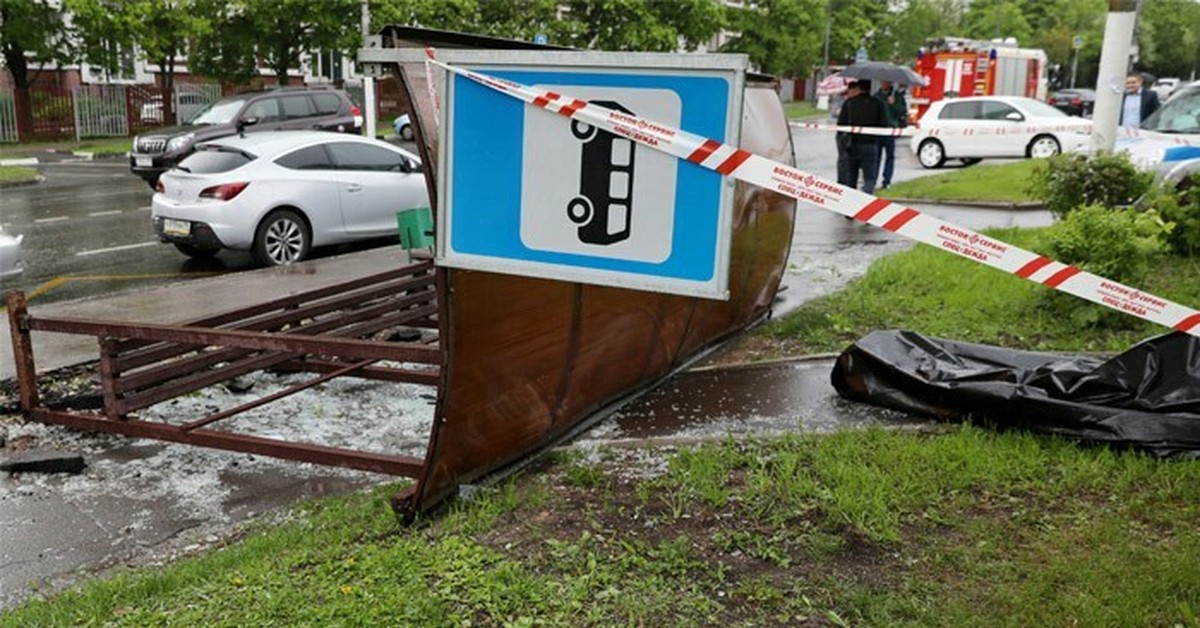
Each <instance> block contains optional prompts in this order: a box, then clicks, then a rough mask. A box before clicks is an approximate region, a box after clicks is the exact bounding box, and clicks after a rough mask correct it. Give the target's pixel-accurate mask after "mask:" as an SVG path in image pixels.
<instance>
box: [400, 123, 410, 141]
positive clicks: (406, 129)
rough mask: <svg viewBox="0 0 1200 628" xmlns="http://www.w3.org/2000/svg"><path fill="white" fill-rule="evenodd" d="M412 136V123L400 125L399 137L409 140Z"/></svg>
mask: <svg viewBox="0 0 1200 628" xmlns="http://www.w3.org/2000/svg"><path fill="white" fill-rule="evenodd" d="M412 138H413V130H412V125H409V124H406V125H404V126H402V127H400V139H402V140H404V141H406V142H411V141H412Z"/></svg>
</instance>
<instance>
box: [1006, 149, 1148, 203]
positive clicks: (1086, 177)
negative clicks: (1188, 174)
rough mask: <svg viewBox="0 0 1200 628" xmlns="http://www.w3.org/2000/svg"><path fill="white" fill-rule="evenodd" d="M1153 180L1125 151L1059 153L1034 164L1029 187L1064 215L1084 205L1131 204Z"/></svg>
mask: <svg viewBox="0 0 1200 628" xmlns="http://www.w3.org/2000/svg"><path fill="white" fill-rule="evenodd" d="M1153 180H1154V175H1153V174H1152V173H1148V172H1142V171H1140V170H1138V169H1137V168H1136V167H1135V166H1134V165H1133V162H1131V161H1129V158H1128V157H1126V156H1125V155H1124V154H1114V153H1099V154H1097V155H1095V156H1090V157H1089V156H1087V155H1057V156H1055V157H1052V158H1050V159H1047V160H1043V161H1041V162H1040V163H1039V164H1037V165H1036V166H1035V167H1034V169H1033V179H1032V181H1031V183H1030V191H1031V192H1032V193H1033V195H1034V196H1035V197H1037V198H1038V199H1040V200H1041V201H1042V202H1044V203H1045V204H1046V208H1047V209H1049V210H1050V212H1051V213H1053V214H1054V216H1055V217H1057V218H1059V219H1061V218H1063V217H1064V216H1066V215H1067V214H1069V213H1070V212H1071V211H1072V210H1074V209H1075V208H1077V207H1079V206H1081V205H1090V204H1100V205H1103V206H1105V207H1118V206H1122V205H1129V204H1131V203H1133V201H1134V200H1136V199H1137V198H1138V197H1140V196H1141V195H1142V194H1144V193H1145V192H1146V190H1148V189H1149V188H1150V184H1151V182H1152V181H1153Z"/></svg>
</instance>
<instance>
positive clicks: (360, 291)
mask: <svg viewBox="0 0 1200 628" xmlns="http://www.w3.org/2000/svg"><path fill="white" fill-rule="evenodd" d="M436 283H437V281H436V273H435V272H434V270H433V265H432V263H431V262H428V261H424V262H419V263H416V264H413V265H410V266H407V267H404V268H400V269H396V270H392V271H388V272H385V273H380V274H377V275H372V276H369V277H363V278H360V279H356V280H353V281H349V282H345V283H342V284H340V285H337V286H331V287H327V288H321V289H318V290H312V291H308V292H304V293H300V294H295V295H289V296H286V297H282V298H278V299H274V300H271V301H268V302H265V303H260V304H256V305H254V306H250V307H246V308H241V309H238V310H234V311H230V312H226V313H223V314H219V315H216V316H210V317H206V318H202V319H198V320H194V321H190V322H187V323H183V324H180V325H159V324H147V323H127V322H113V321H98V320H82V319H66V318H52V317H42V316H37V317H35V316H33V315H31V314H30V313H29V311H28V308H27V305H26V302H25V296H24V294H23V293H21V292H18V291H13V292H10V293H9V294H8V295H7V306H8V315H9V328H10V330H11V333H12V341H13V353H14V358H15V361H16V368H17V380H18V386H19V395H20V404H21V410H22V411H23V412H24V413H25V415H26V416H27V417H29V418H31V419H34V420H37V421H42V422H45V423H56V424H60V425H65V426H68V427H72V428H76V429H82V430H89V431H97V432H111V433H117V434H125V435H128V436H135V437H141V438H152V439H158V440H165V441H172V442H180V443H188V444H192V445H199V446H204V447H212V448H217V449H225V450H230V451H240V452H246V453H254V454H259V455H264V456H272V457H276V458H284V459H289V460H298V461H303V462H313V463H318V464H325V465H334V466H340V467H348V468H353V469H362V470H367V471H375V472H379V473H387V474H392V475H400V476H406V477H412V478H416V477H419V476H420V474H421V473H422V471H423V469H424V460H423V459H420V458H415V457H411V456H395V455H387V454H380V453H371V452H363V451H355V450H350V449H342V448H336V447H327V446H323V445H317V444H309V443H297V442H289V441H285V440H281V439H274V438H263V437H259V436H253V435H249V434H242V433H234V432H229V431H219V430H215V429H212V428H210V427H208V426H209V425H211V424H213V423H216V422H218V421H221V420H223V419H227V418H230V417H232V416H236V415H238V414H242V413H245V412H247V411H250V410H253V409H254V408H258V407H261V406H263V405H265V404H268V403H271V402H273V401H276V400H278V399H282V398H284V397H287V396H290V395H294V394H296V393H299V392H302V391H304V390H308V389H310V388H312V387H314V386H318V385H320V384H323V383H326V382H328V381H330V380H332V379H334V378H337V377H347V376H349V377H358V378H365V379H373V380H382V381H390V382H405V383H415V384H423V385H429V386H434V387H436V386H437V385H438V383H439V381H440V375H439V371H440V366H441V363H442V352H441V350H440V348H439V347H438V345H437V339H438V338H439V337H440V334H438V333H437V325H438V323H437V320H438V316H437V308H438V300H437V298H436V297H437V286H436ZM397 327H408V328H418V329H423V330H426V331H425V334H424V335H427V336H429V338H427V339H423V341H421V342H388V341H380V340H375V339H370V337H371V336H373V335H375V334H378V333H380V332H383V331H385V330H388V329H394V328H397ZM430 330H432V333H430ZM35 331H37V332H53V333H63V334H75V335H85V336H94V337H96V339H97V343H98V347H99V359H98V371H99V377H100V396H101V398H102V400H103V410H102V412H100V413H94V412H81V411H70V410H60V409H52V408H50V407H48V406H46V405H45V404H44V403H43V402H42V399H41V394H40V391H39V389H38V383H37V375H36V370H35V361H34V355H33V346H32V339H31V333H32V332H35ZM380 362H392V363H400V364H401V366H392V365H388V364H379V363H380ZM409 364H419V365H428V367H427V368H413V367H411V366H407V365H409ZM264 369H277V370H288V371H303V372H312V373H317V374H319V376H318V377H316V378H314V379H312V380H309V381H306V382H302V383H299V384H296V385H293V386H291V387H289V388H286V389H284V390H281V391H279V392H276V393H273V394H271V395H267V396H265V397H262V398H260V399H256V400H254V401H250V402H248V403H245V404H241V405H239V406H237V407H234V408H229V409H225V410H221V411H219V412H216V413H213V414H210V415H208V416H205V417H200V418H196V419H194V420H190V421H187V422H185V423H182V424H174V423H165V422H157V421H145V420H140V419H138V418H136V415H135V414H134V413H135V412H136V411H138V410H142V409H145V408H148V407H150V406H153V405H155V404H158V403H162V402H164V401H167V400H169V399H173V398H176V397H179V396H182V395H185V394H188V393H191V392H194V391H197V390H201V389H203V388H206V387H208V386H212V385H214V384H219V383H221V382H224V381H227V380H229V379H232V378H234V377H238V376H240V375H245V374H247V373H251V372H254V371H259V370H264Z"/></svg>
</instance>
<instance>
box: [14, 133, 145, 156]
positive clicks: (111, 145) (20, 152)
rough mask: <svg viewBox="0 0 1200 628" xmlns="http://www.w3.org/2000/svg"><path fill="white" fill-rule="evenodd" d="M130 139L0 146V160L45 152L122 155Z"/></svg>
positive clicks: (98, 139)
mask: <svg viewBox="0 0 1200 628" xmlns="http://www.w3.org/2000/svg"><path fill="white" fill-rule="evenodd" d="M132 143H133V138H132V137H102V138H96V139H87V140H82V141H78V142H73V141H70V142H29V143H26V144H3V145H0V159H17V158H21V157H36V156H38V155H42V154H45V153H46V152H47V151H65V152H68V153H69V152H74V151H81V152H87V153H94V154H96V155H124V154H125V153H128V152H129V149H130V146H131V145H132Z"/></svg>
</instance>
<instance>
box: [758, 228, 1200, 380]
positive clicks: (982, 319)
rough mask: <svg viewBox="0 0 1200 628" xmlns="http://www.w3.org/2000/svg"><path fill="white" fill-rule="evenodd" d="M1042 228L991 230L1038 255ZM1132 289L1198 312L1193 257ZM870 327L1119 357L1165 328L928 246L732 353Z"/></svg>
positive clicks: (800, 345)
mask: <svg viewBox="0 0 1200 628" xmlns="http://www.w3.org/2000/svg"><path fill="white" fill-rule="evenodd" d="M1043 231H1044V230H1041V229H1029V230H1025V229H996V230H989V231H988V233H989V234H990V235H992V236H994V237H996V238H998V239H1000V240H1002V241H1004V242H1008V243H1010V244H1014V245H1017V246H1020V247H1022V248H1026V249H1033V250H1038V248H1039V245H1038V239H1039V237H1040V235H1041V234H1042V232H1043ZM1136 285H1137V287H1138V288H1141V289H1144V290H1146V291H1148V292H1151V293H1153V294H1156V295H1159V296H1162V297H1166V298H1168V299H1171V300H1173V301H1176V302H1178V303H1182V304H1184V305H1189V306H1192V307H1196V306H1200V258H1194V257H1193V258H1185V257H1170V256H1167V257H1164V258H1163V259H1161V260H1159V263H1157V264H1156V265H1155V272H1154V273H1153V274H1152V275H1151V276H1149V277H1146V278H1144V279H1143V280H1142V281H1140V282H1138V283H1137V284H1136ZM875 329H909V330H913V331H918V332H921V333H924V334H928V335H933V336H941V337H947V338H953V339H956V340H964V341H968V342H983V343H988V344H997V345H1002V346H1009V347H1014V348H1023V349H1040V350H1062V351H1119V350H1123V349H1126V348H1128V347H1129V346H1130V345H1132V344H1134V343H1135V342H1137V341H1139V340H1141V339H1144V338H1146V337H1149V336H1152V335H1156V334H1159V333H1163V332H1165V331H1167V330H1166V329H1165V328H1163V327H1160V326H1158V325H1154V324H1152V323H1148V322H1144V321H1141V320H1140V319H1137V318H1134V317H1132V316H1127V315H1125V314H1121V313H1119V312H1114V311H1112V310H1109V309H1108V308H1105V307H1102V306H1099V305H1094V304H1091V303H1088V302H1085V301H1083V300H1081V299H1078V298H1076V297H1073V296H1070V295H1066V294H1061V293H1055V292H1054V291H1052V290H1050V289H1049V288H1045V287H1042V286H1040V285H1038V284H1035V283H1033V282H1030V281H1027V280H1024V279H1020V278H1018V277H1016V276H1014V275H1011V274H1008V273H1004V272H1001V271H999V270H995V269H991V268H987V267H983V266H980V265H979V264H978V263H976V262H972V261H969V260H966V259H963V258H960V257H957V256H955V255H951V254H949V253H945V252H943V251H940V250H937V249H934V248H933V247H930V246H926V245H919V246H918V247H917V248H915V249H913V250H911V251H906V252H904V253H900V254H897V255H892V256H889V257H886V258H884V259H881V260H879V261H877V262H876V263H875V264H874V265H872V266H871V268H870V270H869V271H868V272H867V274H866V275H865V276H863V277H862V278H861V279H859V280H857V281H856V282H854V283H853V284H852V285H851V286H850V288H849V289H847V290H844V291H842V292H840V293H837V294H833V295H829V296H827V297H824V298H821V299H817V300H815V301H813V302H812V303H809V304H807V305H806V306H805V307H804V308H802V309H801V310H799V311H797V312H796V313H794V314H792V315H791V316H788V317H785V318H782V319H779V320H777V321H774V322H772V323H771V324H769V325H766V326H764V327H763V328H762V329H761V330H759V331H758V332H757V333H756V334H755V335H754V336H752V337H750V338H747V339H746V340H745V341H744V342H743V343H742V346H741V347H739V351H742V352H743V353H745V354H747V355H748V356H750V357H751V359H755V358H760V359H767V358H773V357H780V356H783V355H796V354H803V353H813V352H825V351H840V350H842V349H843V348H845V347H846V345H848V344H850V343H851V342H853V341H854V340H856V339H858V338H860V337H861V336H863V335H865V334H866V333H868V332H870V331H872V330H875Z"/></svg>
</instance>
